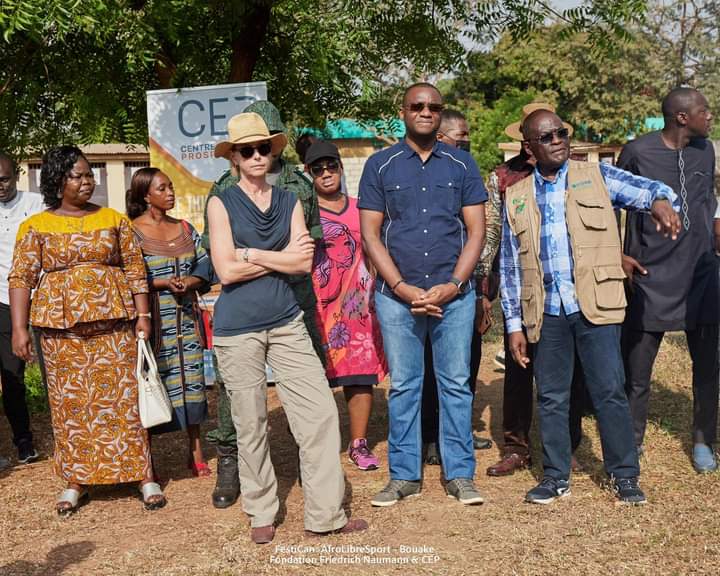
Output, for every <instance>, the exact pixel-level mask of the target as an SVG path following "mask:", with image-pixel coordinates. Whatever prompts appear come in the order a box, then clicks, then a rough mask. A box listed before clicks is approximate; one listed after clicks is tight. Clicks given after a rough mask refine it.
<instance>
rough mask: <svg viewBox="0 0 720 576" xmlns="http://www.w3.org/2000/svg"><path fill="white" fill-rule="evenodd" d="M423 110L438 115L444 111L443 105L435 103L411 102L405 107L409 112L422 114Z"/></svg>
mask: <svg viewBox="0 0 720 576" xmlns="http://www.w3.org/2000/svg"><path fill="white" fill-rule="evenodd" d="M425 108H427V109H428V110H430V112H432V113H433V114H440V112H442V111H443V110H445V105H444V104H436V103H435V102H413V103H412V104H408V105H407V106H405V109H406V110H409V111H410V112H422V111H423V110H424V109H425Z"/></svg>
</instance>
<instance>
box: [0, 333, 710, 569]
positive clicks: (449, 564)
mask: <svg viewBox="0 0 720 576" xmlns="http://www.w3.org/2000/svg"><path fill="white" fill-rule="evenodd" d="M684 346H685V344H684V341H683V340H682V338H680V339H677V338H674V339H672V341H668V342H667V343H665V344H664V345H663V347H662V349H661V352H660V355H659V360H658V365H657V367H656V371H655V375H654V377H655V382H654V385H653V386H654V388H653V397H652V400H651V407H650V420H651V422H650V425H649V427H648V437H647V442H646V456H645V457H644V459H643V461H642V470H643V476H642V485H643V487H644V489H645V490H646V492H647V495H648V498H649V500H650V504H649V505H648V506H645V507H642V508H628V507H623V506H619V505H617V504H615V501H614V499H613V497H612V496H611V494H610V492H609V491H608V490H607V488H606V486H605V485H604V474H603V472H602V463H601V452H600V442H599V438H598V435H597V432H596V430H595V425H594V420H593V419H592V418H585V420H584V430H585V432H586V436H585V438H584V439H583V443H582V445H581V447H580V452H579V460H580V462H581V464H583V465H584V466H585V468H586V473H584V474H580V475H576V476H575V477H574V478H573V480H572V497H570V498H568V499H565V500H563V501H561V502H557V503H555V504H554V505H551V506H548V507H542V506H531V505H527V504H524V503H523V502H522V499H523V496H524V494H525V492H526V491H527V490H528V489H529V488H531V487H532V486H533V485H534V483H535V481H536V476H537V474H538V473H539V472H540V469H539V466H538V464H539V462H540V453H539V449H538V447H537V445H536V446H535V447H534V448H535V449H534V458H535V463H536V464H535V467H534V469H533V470H531V471H525V472H522V473H519V474H516V475H515V476H512V477H509V478H488V477H487V476H486V475H485V468H487V466H489V465H490V464H492V463H494V462H495V460H496V459H497V456H498V452H497V450H496V449H495V448H493V449H492V450H485V451H479V452H476V454H477V461H478V463H477V474H476V480H477V484H478V487H479V488H480V490H481V492H482V493H483V495H484V496H485V497H486V503H485V504H484V505H483V506H479V507H473V508H466V507H463V506H461V505H460V504H458V503H457V502H455V501H453V500H449V499H448V498H446V496H445V493H444V491H443V489H442V485H441V479H440V470H439V468H438V467H426V470H425V482H424V489H423V494H422V497H420V498H417V499H414V500H412V501H408V502H401V503H400V504H398V505H397V506H394V507H391V508H388V509H374V508H372V507H371V506H370V503H369V502H370V498H371V497H372V495H373V494H374V493H375V492H376V491H377V490H379V489H380V488H382V486H383V485H384V484H385V482H386V481H387V465H386V464H387V443H386V441H385V438H386V435H387V412H386V409H385V397H386V393H387V389H386V387H382V388H380V389H378V390H377V392H376V405H375V414H374V415H373V419H372V422H371V431H370V444H371V446H372V447H373V449H374V450H375V452H376V453H377V454H378V455H379V456H380V458H381V460H382V462H383V468H382V469H381V470H378V471H375V472H365V473H363V472H359V471H357V470H355V469H353V467H352V466H351V465H350V464H349V463H347V460H346V458H343V463H344V464H343V465H344V467H345V471H346V474H347V480H348V489H347V494H346V504H347V507H348V509H349V510H350V511H351V513H352V515H353V516H355V517H362V518H365V519H367V520H368V521H369V522H370V530H368V531H367V532H366V533H362V534H358V535H351V536H333V537H329V538H323V539H317V538H309V537H307V536H305V534H304V532H303V525H302V491H301V489H300V488H299V487H298V485H297V463H296V455H295V449H294V446H293V443H292V440H291V438H290V436H289V434H288V432H287V424H286V421H285V417H284V414H283V412H282V409H281V408H279V403H278V401H277V398H276V396H275V393H274V391H273V390H271V391H270V395H269V396H270V399H269V403H270V407H271V410H272V413H271V427H272V429H271V444H272V455H273V462H274V464H275V469H276V472H277V475H278V480H279V491H280V497H281V502H282V506H281V524H280V526H279V528H278V532H277V537H276V539H275V541H274V542H273V543H272V544H271V545H269V546H264V547H259V546H255V545H253V544H252V543H251V542H250V541H249V537H248V532H249V528H248V521H247V518H246V516H245V515H244V513H243V511H242V508H241V504H240V503H239V502H238V503H237V504H236V505H235V506H233V507H232V508H229V509H227V510H215V509H214V508H213V507H212V505H211V504H210V494H211V492H212V489H213V486H214V481H215V479H214V476H213V477H211V478H207V479H197V478H193V477H192V476H191V475H190V473H189V471H188V470H187V469H186V442H185V439H184V438H183V436H182V434H173V435H166V436H163V437H161V438H159V439H158V440H157V441H156V442H155V444H154V446H153V454H154V457H155V459H156V461H157V463H158V469H159V473H160V475H161V476H162V478H163V480H164V482H166V483H167V485H166V488H165V492H166V495H167V497H168V501H169V504H168V506H167V507H166V508H165V509H163V510H159V511H156V512H146V511H144V510H143V509H142V505H141V502H140V500H139V499H138V497H137V488H136V487H135V486H120V487H104V488H99V489H95V490H93V492H92V499H91V500H90V502H89V504H87V505H86V506H84V507H83V508H82V509H81V511H80V512H79V513H78V514H76V515H75V516H74V517H72V518H70V519H67V520H62V519H59V518H58V517H57V516H56V514H55V512H54V502H55V498H56V496H57V494H58V493H59V492H60V490H61V489H62V485H61V483H60V482H59V481H58V480H57V478H56V477H55V475H54V473H53V471H52V465H51V462H50V460H48V459H47V456H48V455H49V454H50V452H51V440H50V432H49V431H50V427H49V418H48V417H47V416H40V417H35V418H34V421H33V426H34V430H35V435H36V438H37V440H38V442H37V443H38V448H39V450H40V451H41V452H42V454H43V455H44V457H45V459H43V460H42V461H40V462H38V463H36V464H33V465H30V466H25V467H16V468H13V469H11V470H9V471H5V472H2V473H0V505H1V506H2V510H3V514H2V515H0V542H1V544H0V575H2V576H40V575H42V576H50V575H53V576H54V575H57V574H63V575H68V576H69V575H83V576H84V575H88V574H101V575H115V574H123V575H135V574H137V575H141V574H143V575H144V574H148V575H150V574H152V575H158V576H162V575H173V576H184V575H195V574H202V575H208V576H226V575H235V574H243V575H254V574H300V573H303V574H323V575H324V574H342V575H343V576H349V575H352V574H363V575H373V574H378V575H380V574H382V575H385V574H453V575H463V574H533V575H534V574H538V575H547V574H553V573H560V572H562V574H583V575H585V574H597V573H605V574H621V573H622V574H650V575H653V576H655V575H657V574H659V573H660V574H716V573H717V571H718V567H719V566H720V522H718V518H719V517H720V497H719V496H718V493H719V492H720V475H718V474H711V475H706V476H698V475H696V474H695V473H694V472H693V470H692V467H691V463H690V457H689V452H690V435H689V427H690V417H691V410H692V403H691V386H690V363H689V359H688V357H687V352H686V349H685V348H684ZM497 348H498V345H497V344H496V343H495V344H492V343H491V344H488V345H486V350H485V352H486V354H485V358H484V359H483V366H482V372H481V375H482V378H481V380H482V382H479V383H478V400H477V402H476V407H475V408H476V413H475V427H476V429H484V432H485V434H491V435H492V437H493V439H494V440H495V442H496V443H497V441H498V440H500V424H501V415H502V409H501V403H500V400H501V392H502V374H501V373H500V372H496V371H495V367H494V366H493V364H492V357H493V356H494V354H495V351H496V349H497ZM211 395H212V393H211ZM336 398H337V401H338V406H339V407H340V410H341V419H342V423H343V429H344V430H345V429H346V426H347V415H346V413H345V407H344V402H343V400H342V398H341V395H339V394H338V395H337V396H336ZM1 420H2V421H1V422H0V454H3V455H9V454H12V453H13V450H12V446H11V443H10V440H9V438H10V433H9V429H8V427H7V423H6V421H5V419H4V418H2V419H1ZM213 425H214V421H210V422H209V423H208V426H207V427H206V428H208V427H210V426H213ZM346 441H347V435H346V434H345V437H344V442H346ZM206 453H207V454H208V456H212V457H213V458H212V460H211V465H212V466H213V469H214V465H215V461H214V450H213V448H212V447H211V446H206ZM388 547H389V548H388ZM401 547H405V548H401ZM323 563H324V564H323Z"/></svg>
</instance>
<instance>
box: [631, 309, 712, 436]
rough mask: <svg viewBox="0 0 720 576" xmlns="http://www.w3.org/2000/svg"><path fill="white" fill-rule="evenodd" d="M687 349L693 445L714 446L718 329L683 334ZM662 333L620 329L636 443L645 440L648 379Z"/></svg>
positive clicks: (699, 328)
mask: <svg viewBox="0 0 720 576" xmlns="http://www.w3.org/2000/svg"><path fill="white" fill-rule="evenodd" d="M685 334H686V335H687V343H688V349H689V351H690V358H691V359H692V387H693V442H694V443H701V444H714V443H715V439H716V434H717V422H718V376H720V364H719V363H718V325H717V324H708V325H704V326H698V327H697V328H696V329H695V330H686V331H685ZM664 335H665V333H664V332H644V331H641V330H635V329H633V328H632V327H630V326H628V325H627V323H626V324H625V326H623V355H624V360H625V391H626V392H627V396H628V401H629V402H630V413H631V414H632V418H633V427H634V431H635V443H636V444H637V445H638V446H640V445H642V443H643V439H644V438H645V426H646V425H647V415H648V403H649V400H650V378H651V376H652V369H653V364H655V357H656V356H657V352H658V349H659V348H660V343H661V342H662V339H663V336H664Z"/></svg>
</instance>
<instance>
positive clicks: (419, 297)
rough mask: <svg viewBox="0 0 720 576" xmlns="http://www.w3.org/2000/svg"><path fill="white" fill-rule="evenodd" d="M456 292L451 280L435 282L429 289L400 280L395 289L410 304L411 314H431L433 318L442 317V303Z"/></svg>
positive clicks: (456, 289)
mask: <svg viewBox="0 0 720 576" xmlns="http://www.w3.org/2000/svg"><path fill="white" fill-rule="evenodd" d="M458 293H459V291H458V287H457V286H456V285H455V284H453V283H452V282H447V283H445V284H437V285H435V286H433V287H432V288H430V289H429V290H423V289H422V288H418V287H417V286H413V285H412V284H407V283H405V282H402V283H401V284H400V285H399V286H398V287H397V288H396V289H395V294H396V295H397V296H399V297H400V298H402V299H403V300H404V301H405V302H407V303H408V304H410V312H411V313H412V314H417V315H419V316H423V315H426V316H433V317H434V318H442V316H443V311H442V307H443V305H444V304H447V303H448V302H450V300H452V299H453V298H455V296H457V295H458Z"/></svg>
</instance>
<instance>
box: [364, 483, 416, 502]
mask: <svg viewBox="0 0 720 576" xmlns="http://www.w3.org/2000/svg"><path fill="white" fill-rule="evenodd" d="M421 486H422V485H421V484H420V482H415V481H412V480H390V482H388V483H387V486H385V488H383V489H382V490H380V492H378V493H377V494H376V495H375V497H374V498H373V499H372V500H370V504H372V505H373V506H392V505H393V504H397V502H398V500H402V499H403V498H412V497H415V496H420V488H421Z"/></svg>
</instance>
